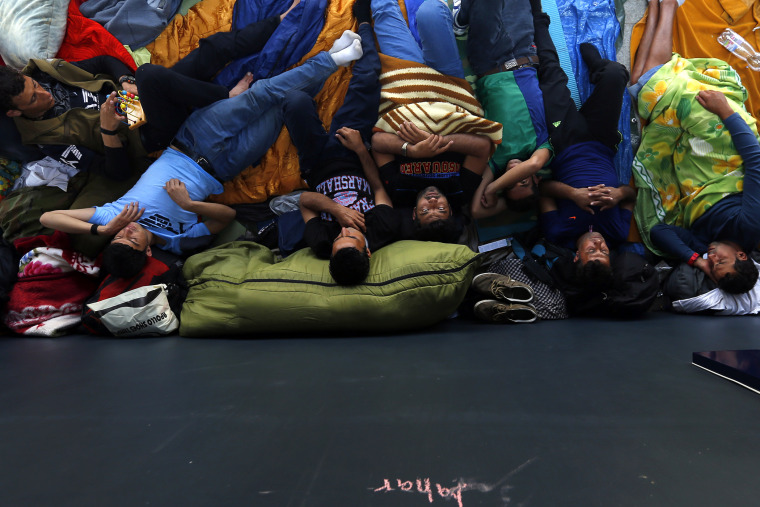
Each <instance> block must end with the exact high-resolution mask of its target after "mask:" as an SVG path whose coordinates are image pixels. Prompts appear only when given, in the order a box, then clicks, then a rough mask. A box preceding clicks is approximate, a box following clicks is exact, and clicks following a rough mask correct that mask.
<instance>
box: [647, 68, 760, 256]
mask: <svg viewBox="0 0 760 507" xmlns="http://www.w3.org/2000/svg"><path fill="white" fill-rule="evenodd" d="M701 90H719V91H721V92H723V93H724V94H725V95H726V98H727V99H728V102H729V104H731V107H732V108H733V109H734V110H735V111H737V112H739V114H741V116H742V117H743V118H744V120H745V121H746V122H747V124H748V125H749V126H750V128H751V129H752V131H753V132H754V133H755V135H756V136H757V127H756V125H755V119H754V118H752V116H750V115H749V113H747V111H746V110H745V109H744V101H745V100H746V99H747V90H746V89H745V88H744V87H743V86H742V84H741V80H740V79H739V75H738V74H737V73H736V72H735V71H734V70H733V69H732V68H731V67H730V66H729V65H728V64H727V63H725V62H723V61H721V60H716V59H713V58H696V59H688V60H687V59H685V58H682V57H681V56H680V55H678V54H675V53H674V54H673V58H672V59H671V61H670V62H668V63H666V64H665V65H663V66H662V68H661V69H660V70H658V71H657V73H655V74H654V76H652V78H651V79H650V80H649V81H648V82H647V83H646V85H644V87H643V88H642V89H641V92H640V93H639V97H638V99H639V101H638V109H639V115H640V116H641V118H642V120H643V121H644V123H645V124H646V127H644V131H643V134H642V138H641V145H640V147H639V149H638V152H637V153H636V156H635V157H634V160H633V175H634V179H635V182H636V187H637V189H638V193H637V196H636V208H635V211H634V214H635V217H636V222H637V223H638V226H639V230H640V232H641V236H642V238H643V239H644V243H646V245H647V247H649V248H650V249H651V250H652V251H653V252H655V253H658V254H660V255H663V254H662V252H660V251H659V250H657V249H656V248H654V245H652V242H651V239H650V237H649V231H650V230H651V228H652V227H654V226H655V225H657V224H658V223H660V222H663V223H666V224H672V225H678V226H681V227H685V228H687V229H688V228H689V227H691V225H692V224H693V223H694V221H695V220H697V219H698V218H699V217H700V216H702V214H703V213H704V212H705V211H706V210H707V209H709V208H710V206H712V205H714V204H715V203H717V202H718V201H719V200H721V199H722V198H724V197H725V196H726V195H729V194H733V193H737V192H741V191H742V185H743V181H744V164H743V162H742V158H741V157H740V156H739V155H738V153H737V152H736V148H735V147H734V143H733V141H732V140H731V134H730V133H729V132H728V131H727V129H726V128H725V126H724V125H723V123H722V121H721V120H720V118H718V116H716V115H715V114H713V113H711V112H709V111H707V110H706V109H704V108H703V107H702V106H701V105H700V104H699V102H697V100H696V96H697V94H698V93H699V92H700V91H701Z"/></svg>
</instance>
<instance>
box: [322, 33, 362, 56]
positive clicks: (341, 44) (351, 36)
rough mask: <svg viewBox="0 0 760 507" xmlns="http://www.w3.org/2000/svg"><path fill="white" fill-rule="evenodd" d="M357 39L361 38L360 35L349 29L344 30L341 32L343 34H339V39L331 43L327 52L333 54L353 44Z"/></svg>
mask: <svg viewBox="0 0 760 507" xmlns="http://www.w3.org/2000/svg"><path fill="white" fill-rule="evenodd" d="M357 39H358V40H362V38H361V35H359V34H358V33H354V32H352V31H351V30H346V31H345V32H343V34H342V35H341V36H340V38H339V39H337V40H336V41H335V42H333V45H332V47H331V48H330V51H329V53H330V54H333V53H337V52H338V51H341V50H343V49H346V48H347V47H348V46H350V45H351V44H353V42H354V41H355V40H357Z"/></svg>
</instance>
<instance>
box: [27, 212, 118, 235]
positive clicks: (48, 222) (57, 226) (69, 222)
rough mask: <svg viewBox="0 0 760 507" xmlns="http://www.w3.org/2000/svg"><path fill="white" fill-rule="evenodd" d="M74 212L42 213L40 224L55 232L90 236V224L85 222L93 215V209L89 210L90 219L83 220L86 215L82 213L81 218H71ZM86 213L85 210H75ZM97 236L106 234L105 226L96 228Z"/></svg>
mask: <svg viewBox="0 0 760 507" xmlns="http://www.w3.org/2000/svg"><path fill="white" fill-rule="evenodd" d="M72 211H74V210H56V211H48V212H46V213H43V214H42V216H41V217H40V223H41V224H42V225H44V226H45V227H47V228H49V229H53V230H56V231H61V232H66V233H69V234H90V233H91V232H92V224H91V223H89V222H87V221H86V220H88V219H89V218H90V217H91V216H92V215H93V214H94V213H95V210H94V208H93V209H92V210H91V213H90V217H87V219H85V218H84V216H85V215H86V213H82V215H81V217H77V216H72ZM76 211H86V210H76ZM97 230H98V233H99V234H106V231H105V226H104V225H99V226H98V229H97Z"/></svg>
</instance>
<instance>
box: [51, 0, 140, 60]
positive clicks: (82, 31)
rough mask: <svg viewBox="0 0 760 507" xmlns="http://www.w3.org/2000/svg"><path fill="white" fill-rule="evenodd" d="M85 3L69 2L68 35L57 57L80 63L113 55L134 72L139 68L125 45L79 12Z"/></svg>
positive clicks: (78, 0)
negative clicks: (80, 61) (101, 56)
mask: <svg viewBox="0 0 760 507" xmlns="http://www.w3.org/2000/svg"><path fill="white" fill-rule="evenodd" d="M83 2H84V0H71V2H69V17H68V20H67V25H66V35H65V36H64V38H63V44H61V48H60V49H59V50H58V54H57V55H56V57H57V58H61V59H63V60H66V61H67V62H78V61H79V60H86V59H88V58H93V57H96V56H100V55H111V56H114V57H116V58H118V59H119V60H121V61H122V62H124V64H125V65H127V66H128V67H129V68H130V69H132V71H133V72H134V71H135V69H136V68H137V67H136V66H135V61H134V60H133V59H132V56H131V55H130V54H129V52H128V51H127V50H126V49H124V45H123V44H122V43H121V42H119V41H118V39H116V37H114V36H113V35H111V34H110V32H108V30H106V29H105V28H103V25H101V24H100V23H97V22H95V21H93V20H91V19H89V18H86V17H84V16H83V15H82V13H81V12H79V5H80V4H82V3H83Z"/></svg>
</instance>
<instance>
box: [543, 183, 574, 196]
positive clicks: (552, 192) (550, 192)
mask: <svg viewBox="0 0 760 507" xmlns="http://www.w3.org/2000/svg"><path fill="white" fill-rule="evenodd" d="M575 190H576V189H575V188H573V187H571V186H570V185H567V184H565V183H562V182H561V181H557V180H547V181H542V182H541V195H543V196H545V197H551V198H552V199H568V200H573V194H574V192H575Z"/></svg>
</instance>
